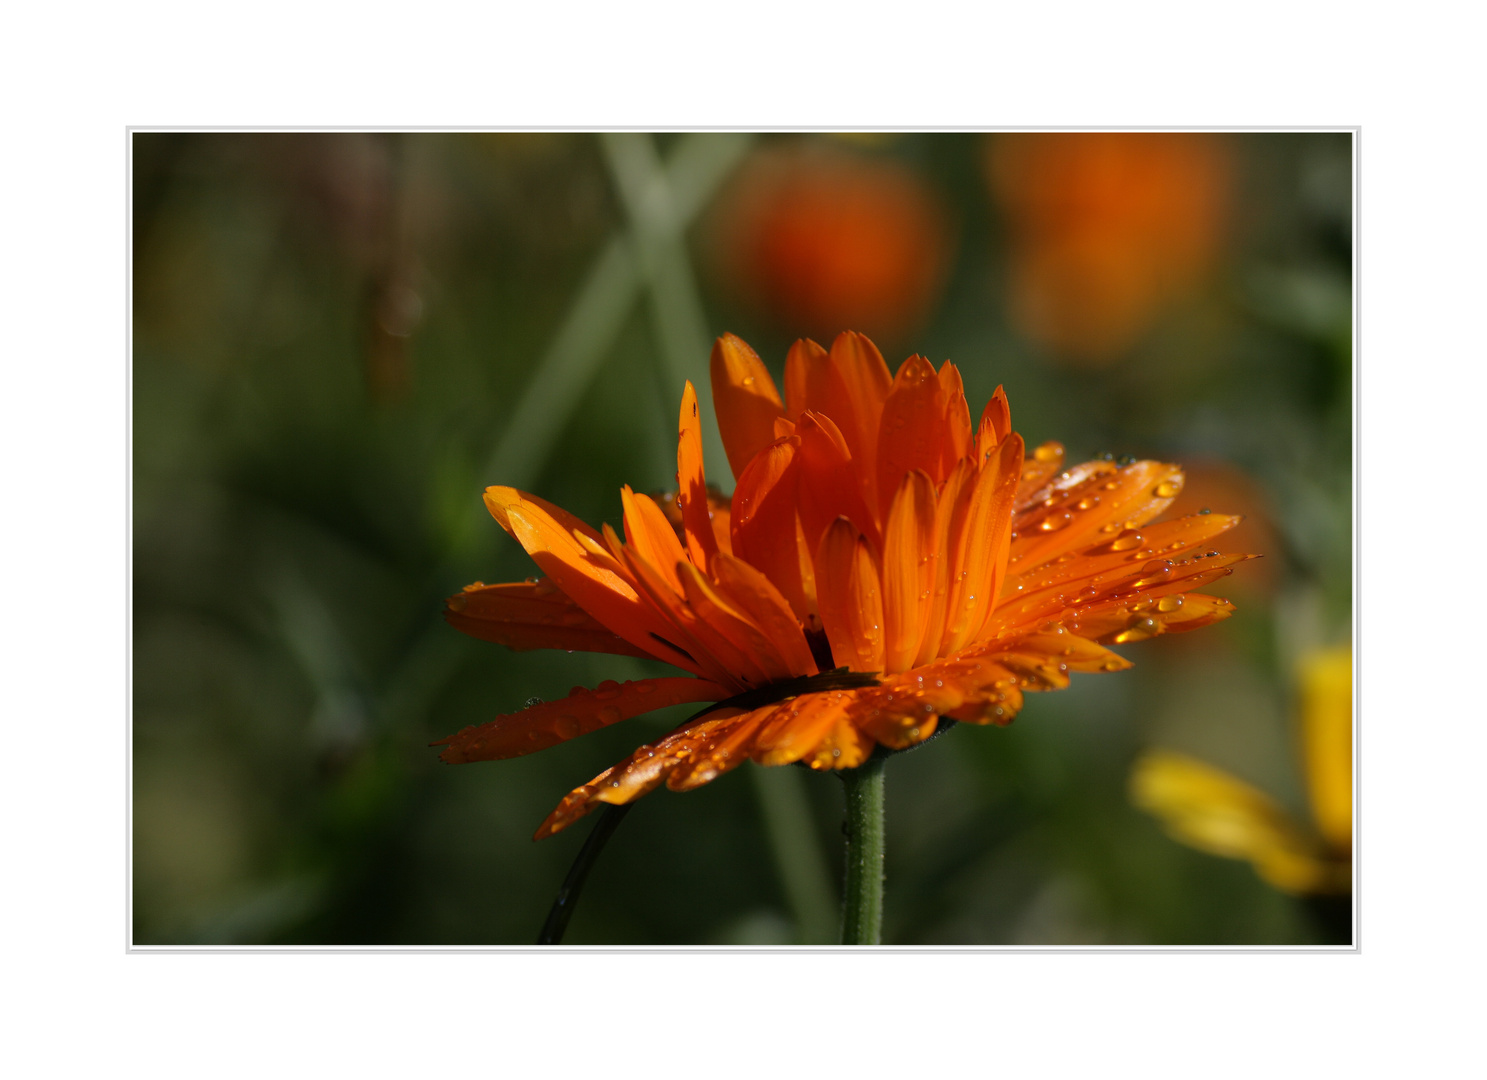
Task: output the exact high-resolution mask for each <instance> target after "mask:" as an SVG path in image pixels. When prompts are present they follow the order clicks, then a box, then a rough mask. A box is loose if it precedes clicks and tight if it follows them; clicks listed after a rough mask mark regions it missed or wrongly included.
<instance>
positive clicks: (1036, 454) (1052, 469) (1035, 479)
mask: <svg viewBox="0 0 1487 1080" xmlns="http://www.w3.org/2000/svg"><path fill="white" fill-rule="evenodd" d="M985 456H986V455H985V454H983V455H982V457H983V458H984V457H985ZM1063 467H1064V444H1063V443H1059V442H1046V443H1040V444H1039V445H1038V446H1037V447H1035V448H1034V449H1033V452H1032V453H1031V454H1028V455H1027V459H1026V460H1025V461H1024V462H1023V463H1022V482H1021V483H1019V484H1018V485H1017V498H1016V500H1015V501H1014V503H1013V505H1014V506H1016V507H1017V509H1018V510H1019V511H1020V510H1022V509H1023V508H1024V507H1026V506H1028V505H1030V504H1031V502H1032V501H1033V496H1034V494H1036V493H1037V492H1039V491H1040V490H1041V489H1042V488H1043V487H1044V485H1046V484H1047V483H1048V481H1049V480H1050V479H1051V478H1052V477H1053V476H1054V475H1055V474H1057V473H1058V471H1059V470H1060V469H1062V468H1063Z"/></svg>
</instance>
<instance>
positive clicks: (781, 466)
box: [732, 435, 816, 624]
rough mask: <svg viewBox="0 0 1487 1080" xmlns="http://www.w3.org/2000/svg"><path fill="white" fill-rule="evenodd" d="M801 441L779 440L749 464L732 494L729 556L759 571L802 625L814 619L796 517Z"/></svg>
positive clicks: (811, 582)
mask: <svg viewBox="0 0 1487 1080" xmlns="http://www.w3.org/2000/svg"><path fill="white" fill-rule="evenodd" d="M799 453H800V439H799V437H798V436H794V435H792V436H790V437H788V438H784V439H778V440H776V441H775V442H774V443H772V444H771V445H770V446H768V447H767V448H766V449H764V450H763V451H762V452H760V453H759V454H758V455H756V456H755V458H754V460H753V461H751V462H749V466H748V468H746V469H744V474H743V476H741V477H739V481H738V487H737V488H736V489H735V490H734V492H733V509H732V527H733V553H734V554H735V555H737V556H738V557H739V558H740V559H743V560H744V561H745V562H746V563H748V564H749V565H751V566H753V567H754V568H755V569H757V570H759V571H760V572H761V573H762V574H764V576H765V577H767V578H769V580H770V581H772V582H774V584H775V586H776V587H777V588H778V589H779V590H780V593H781V594H782V595H783V596H784V597H785V599H786V600H788V601H789V602H790V607H791V609H792V610H793V611H794V612H795V616H796V618H797V619H799V620H800V622H801V623H803V624H804V623H806V622H807V620H808V619H810V618H811V616H812V615H813V614H814V613H815V606H816V605H815V592H816V590H815V581H814V574H813V573H812V574H810V576H809V577H808V576H807V571H808V569H809V565H808V564H807V566H805V567H803V566H802V565H801V558H800V547H799V544H800V541H799V539H798V535H797V534H799V532H800V525H799V521H798V516H797V514H796V509H795V507H796V492H797V488H798V485H799V478H800V474H799V462H798V460H797V459H798V456H799Z"/></svg>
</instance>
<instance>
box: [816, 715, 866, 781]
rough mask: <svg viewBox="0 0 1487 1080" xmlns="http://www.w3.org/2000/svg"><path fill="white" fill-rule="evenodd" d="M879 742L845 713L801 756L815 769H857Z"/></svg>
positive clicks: (837, 717)
mask: <svg viewBox="0 0 1487 1080" xmlns="http://www.w3.org/2000/svg"><path fill="white" fill-rule="evenodd" d="M876 745H877V744H876V743H874V742H873V739H872V736H871V735H868V734H867V733H866V732H864V731H863V730H862V729H861V728H859V727H858V726H857V725H856V724H854V723H852V721H851V720H850V719H849V718H848V717H847V716H846V715H845V714H843V715H839V716H836V718H835V720H834V722H833V723H832V725H831V727H830V729H829V730H828V731H827V732H826V734H825V735H823V736H822V737H821V741H820V742H818V743H817V744H816V745H815V746H813V747H811V748H810V750H808V751H806V753H805V754H804V755H803V756H802V757H801V758H800V760H801V761H804V762H805V763H806V764H807V765H809V766H810V767H811V768H813V769H855V768H857V766H859V765H861V764H862V763H863V762H864V761H866V760H867V759H868V755H869V754H871V753H872V752H873V749H874V747H875V746H876Z"/></svg>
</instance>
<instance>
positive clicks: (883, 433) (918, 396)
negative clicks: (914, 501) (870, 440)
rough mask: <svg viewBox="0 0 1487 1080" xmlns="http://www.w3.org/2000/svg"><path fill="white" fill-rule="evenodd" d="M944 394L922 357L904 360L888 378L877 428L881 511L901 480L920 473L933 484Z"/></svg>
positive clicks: (939, 451)
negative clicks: (895, 373)
mask: <svg viewBox="0 0 1487 1080" xmlns="http://www.w3.org/2000/svg"><path fill="white" fill-rule="evenodd" d="M944 416H945V391H944V387H943V386H941V384H940V380H939V379H938V378H936V376H935V368H934V365H933V364H931V363H930V362H929V361H928V360H926V359H924V357H922V356H911V357H909V358H908V359H907V360H905V361H904V362H903V364H902V366H900V367H899V369H898V374H897V375H895V376H894V377H893V386H892V389H891V390H890V391H889V393H888V398H887V400H886V401H885V402H884V403H883V418H882V421H881V422H880V425H879V428H878V460H877V478H878V506H880V507H886V506H888V505H889V503H890V502H891V500H892V499H893V497H894V493H895V492H897V491H898V488H899V484H900V483H901V482H902V481H903V478H904V477H905V476H907V475H908V474H909V473H911V472H913V471H914V470H915V469H920V470H922V471H923V472H924V473H926V474H927V475H928V476H929V478H930V479H931V480H932V481H934V482H935V483H938V482H939V481H940V480H943V479H944V476H943V475H941V474H939V469H940V460H941V457H942V456H943V453H942V444H943V442H944V437H945V431H944Z"/></svg>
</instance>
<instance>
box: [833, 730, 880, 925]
mask: <svg viewBox="0 0 1487 1080" xmlns="http://www.w3.org/2000/svg"><path fill="white" fill-rule="evenodd" d="M883 764H884V759H883V758H869V759H868V760H867V761H865V762H863V763H862V764H861V765H860V766H858V767H857V768H855V769H849V770H847V771H845V772H843V773H842V774H841V777H842V783H844V784H845V785H846V789H847V872H846V878H845V882H844V884H843V887H842V944H843V945H878V944H880V943H881V942H882V940H883Z"/></svg>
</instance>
